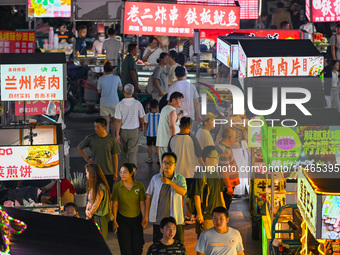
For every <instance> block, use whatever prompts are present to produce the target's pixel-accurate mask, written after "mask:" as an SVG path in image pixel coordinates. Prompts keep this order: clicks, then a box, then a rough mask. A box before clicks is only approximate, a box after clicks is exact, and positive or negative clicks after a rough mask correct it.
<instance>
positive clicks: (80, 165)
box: [65, 113, 261, 255]
mask: <svg viewBox="0 0 340 255" xmlns="http://www.w3.org/2000/svg"><path fill="white" fill-rule="evenodd" d="M98 116H99V115H98V113H94V114H86V113H71V114H70V115H69V116H67V117H66V118H65V124H66V125H67V128H66V131H65V137H66V138H67V139H68V140H70V142H71V143H70V146H71V149H70V171H71V173H72V172H77V171H81V172H84V171H85V170H84V165H85V161H84V160H83V158H81V156H80V155H79V153H78V151H77V149H76V147H77V145H78V143H79V142H80V141H81V140H82V139H83V138H84V137H85V136H86V135H88V134H90V133H93V132H94V129H93V122H94V120H95V119H96V118H97V117H98ZM146 157H147V147H146V140H145V138H144V137H142V136H141V138H140V146H139V151H138V165H137V175H136V179H137V180H138V181H140V182H142V183H143V184H144V186H145V187H146V188H147V186H148V185H149V181H150V179H151V177H152V176H153V175H154V174H156V173H157V172H158V171H159V165H158V164H157V163H152V164H148V163H145V162H144V160H145V158H146ZM154 161H156V155H154ZM248 201H249V200H248V198H247V197H243V198H241V199H234V200H233V202H232V204H231V208H230V223H229V226H231V227H233V228H236V229H238V230H239V231H240V232H241V235H242V238H243V243H244V247H245V254H247V255H259V254H261V241H253V240H252V238H251V221H250V218H249V207H248ZM144 238H145V246H144V253H143V254H146V251H147V249H148V247H149V246H150V245H151V243H152V227H151V226H148V227H147V228H146V229H145V231H144ZM196 240H197V239H196V234H195V230H194V226H193V225H189V226H185V246H186V248H187V252H188V254H189V255H193V254H196V253H195V252H194V247H195V244H196ZM107 245H108V246H109V248H110V250H111V251H112V253H113V254H115V255H118V254H120V252H119V246H118V240H117V236H116V235H113V233H112V232H110V233H109V236H108V240H107Z"/></svg>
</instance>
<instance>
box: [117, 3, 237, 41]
mask: <svg viewBox="0 0 340 255" xmlns="http://www.w3.org/2000/svg"><path fill="white" fill-rule="evenodd" d="M239 27H240V7H236V6H212V5H210V6H207V5H184V4H163V3H152V4H151V3H146V2H125V12H124V34H134V35H135V34H138V35H162V36H190V37H192V36H193V29H209V28H214V29H238V28H239Z"/></svg>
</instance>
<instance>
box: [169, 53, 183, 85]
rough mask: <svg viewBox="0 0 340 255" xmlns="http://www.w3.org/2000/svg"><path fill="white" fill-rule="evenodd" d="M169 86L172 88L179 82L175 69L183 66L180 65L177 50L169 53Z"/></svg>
mask: <svg viewBox="0 0 340 255" xmlns="http://www.w3.org/2000/svg"><path fill="white" fill-rule="evenodd" d="M169 66H170V68H169V76H168V80H169V86H171V85H172V84H173V83H174V82H175V81H177V78H176V75H175V69H176V67H177V66H181V65H180V64H178V53H177V51H175V50H171V51H169Z"/></svg>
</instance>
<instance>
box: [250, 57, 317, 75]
mask: <svg viewBox="0 0 340 255" xmlns="http://www.w3.org/2000/svg"><path fill="white" fill-rule="evenodd" d="M246 65H247V77H255V76H317V75H318V74H319V73H320V72H321V71H322V70H323V57H266V58H262V57H261V58H247V64H246Z"/></svg>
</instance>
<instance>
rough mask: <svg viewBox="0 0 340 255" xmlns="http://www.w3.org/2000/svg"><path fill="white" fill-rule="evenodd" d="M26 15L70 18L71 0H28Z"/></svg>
mask: <svg viewBox="0 0 340 255" xmlns="http://www.w3.org/2000/svg"><path fill="white" fill-rule="evenodd" d="M28 17H31V18H70V17H71V0H28Z"/></svg>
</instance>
